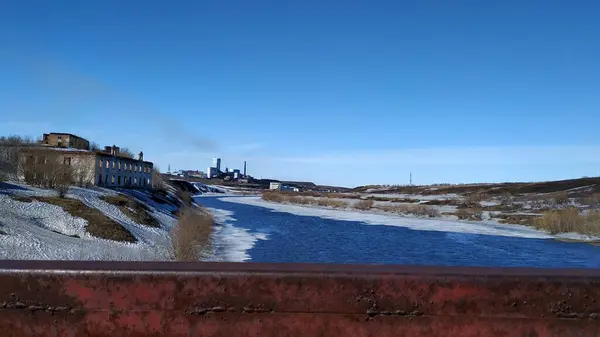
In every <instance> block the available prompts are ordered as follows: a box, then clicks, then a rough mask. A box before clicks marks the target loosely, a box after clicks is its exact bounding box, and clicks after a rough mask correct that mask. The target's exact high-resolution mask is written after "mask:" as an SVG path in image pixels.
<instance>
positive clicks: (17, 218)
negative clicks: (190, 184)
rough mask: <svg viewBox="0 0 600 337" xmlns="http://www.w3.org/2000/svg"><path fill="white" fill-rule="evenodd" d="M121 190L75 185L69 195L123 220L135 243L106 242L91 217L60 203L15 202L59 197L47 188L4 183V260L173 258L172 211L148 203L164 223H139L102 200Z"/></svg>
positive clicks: (0, 215)
mask: <svg viewBox="0 0 600 337" xmlns="http://www.w3.org/2000/svg"><path fill="white" fill-rule="evenodd" d="M114 194H116V193H115V192H114V191H112V190H108V189H103V188H90V189H86V188H79V187H72V188H71V189H70V191H69V193H68V194H67V197H68V198H73V199H78V200H81V201H82V202H83V203H84V204H85V205H86V206H88V207H91V208H95V209H98V210H99V211H100V212H102V213H103V214H104V215H106V216H108V217H109V218H111V219H112V220H114V221H116V222H117V223H119V224H120V225H121V226H123V227H124V228H125V229H127V230H128V231H129V232H130V233H132V234H133V235H134V236H135V238H136V239H137V242H136V243H126V242H117V241H112V240H104V239H99V238H96V237H93V236H91V235H90V234H89V233H87V232H86V230H85V227H86V226H87V221H86V220H84V219H82V218H78V217H74V216H72V215H71V214H69V213H67V212H65V211H64V210H63V209H62V208H61V207H58V206H55V205H52V204H48V203H44V202H39V201H32V202H24V201H17V200H14V199H13V198H12V197H11V195H14V196H21V197H26V196H54V195H55V192H54V191H52V190H48V189H40V188H34V187H30V186H27V185H23V184H19V183H0V229H1V230H2V231H3V232H4V233H6V234H5V235H0V259H35V260H38V259H42V260H48V259H52V260H169V259H170V255H169V249H170V236H169V232H168V231H169V230H170V229H171V227H172V226H173V224H174V223H175V219H174V217H173V216H172V215H170V214H167V212H164V211H162V210H160V209H159V208H156V207H153V205H147V206H148V207H149V208H150V210H151V214H152V216H154V217H155V218H156V219H157V220H158V221H159V222H160V224H161V226H160V228H152V227H149V226H145V225H143V224H138V223H136V222H134V221H133V220H131V219H130V218H129V217H127V216H126V215H125V214H123V213H122V212H121V211H120V210H119V208H118V207H116V206H114V205H111V204H109V203H107V202H105V201H103V200H101V199H100V197H101V196H103V195H114Z"/></svg>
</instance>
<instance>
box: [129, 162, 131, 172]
mask: <svg viewBox="0 0 600 337" xmlns="http://www.w3.org/2000/svg"><path fill="white" fill-rule="evenodd" d="M129 172H131V164H129Z"/></svg>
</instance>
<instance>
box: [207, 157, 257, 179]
mask: <svg viewBox="0 0 600 337" xmlns="http://www.w3.org/2000/svg"><path fill="white" fill-rule="evenodd" d="M206 177H207V178H208V179H211V178H223V180H236V181H237V180H239V179H245V178H247V177H248V175H247V172H246V162H245V161H244V170H243V173H242V171H241V170H240V169H236V168H228V167H226V168H225V170H223V171H221V158H213V159H212V166H210V167H208V168H207V169H206Z"/></svg>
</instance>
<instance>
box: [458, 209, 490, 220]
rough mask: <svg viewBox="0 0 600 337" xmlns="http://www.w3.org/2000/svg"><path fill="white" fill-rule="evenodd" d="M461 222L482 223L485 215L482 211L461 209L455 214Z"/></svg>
mask: <svg viewBox="0 0 600 337" xmlns="http://www.w3.org/2000/svg"><path fill="white" fill-rule="evenodd" d="M454 215H456V216H457V217H458V218H459V219H460V220H470V221H481V220H483V213H482V212H481V210H480V209H477V208H475V209H468V208H459V209H457V210H456V212H455V213H454Z"/></svg>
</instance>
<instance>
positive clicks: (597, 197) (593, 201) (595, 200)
mask: <svg viewBox="0 0 600 337" xmlns="http://www.w3.org/2000/svg"><path fill="white" fill-rule="evenodd" d="M583 203H584V204H585V205H588V206H591V207H598V206H600V193H594V194H592V195H589V196H587V197H586V198H585V199H583Z"/></svg>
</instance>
